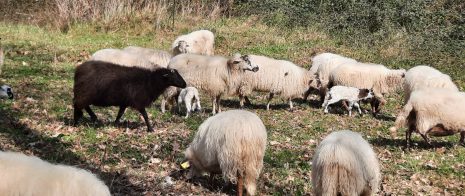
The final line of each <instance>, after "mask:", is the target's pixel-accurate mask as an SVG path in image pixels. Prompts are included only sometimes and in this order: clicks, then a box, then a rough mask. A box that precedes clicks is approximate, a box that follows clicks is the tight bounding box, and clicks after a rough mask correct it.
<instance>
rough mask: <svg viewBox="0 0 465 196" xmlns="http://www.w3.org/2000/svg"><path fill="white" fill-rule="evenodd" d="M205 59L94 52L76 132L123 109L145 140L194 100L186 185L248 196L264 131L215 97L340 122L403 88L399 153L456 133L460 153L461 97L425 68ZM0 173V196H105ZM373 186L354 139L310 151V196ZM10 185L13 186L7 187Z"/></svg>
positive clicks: (190, 39)
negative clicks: (206, 110)
mask: <svg viewBox="0 0 465 196" xmlns="http://www.w3.org/2000/svg"><path fill="white" fill-rule="evenodd" d="M213 54H214V35H213V33H212V32H210V31H208V30H200V31H195V32H192V33H190V34H187V35H182V36H179V37H178V38H177V39H176V40H175V41H174V42H173V44H172V51H171V52H166V51H161V50H154V49H147V48H141V47H135V46H130V47H127V48H124V49H103V50H99V51H97V52H95V53H94V54H93V55H92V57H91V59H90V60H89V61H87V62H85V63H83V64H81V65H79V66H78V67H77V68H76V72H75V78H74V99H73V106H74V121H75V124H77V123H78V122H79V120H80V119H81V118H82V116H83V111H82V110H85V111H86V112H87V113H88V114H89V116H90V118H91V120H93V121H95V120H97V116H96V115H95V114H94V112H93V111H92V109H91V108H90V106H91V105H94V106H118V107H119V112H118V115H117V117H116V120H115V123H118V122H119V121H120V119H121V117H122V115H123V114H124V112H125V110H126V108H128V107H131V108H134V109H136V110H137V111H139V112H140V113H141V115H142V116H143V117H144V120H145V123H146V125H147V130H148V131H153V128H152V125H151V123H150V122H149V119H148V116H147V112H146V110H145V108H146V107H148V106H149V105H150V104H151V103H152V102H153V101H155V100H156V99H157V98H158V97H159V96H162V103H161V110H162V111H163V112H164V111H165V110H166V108H165V107H166V104H167V103H168V104H170V105H174V102H177V105H178V110H179V111H180V108H181V106H180V104H181V103H183V104H184V105H185V108H186V118H187V117H188V116H189V115H190V114H191V112H193V111H195V110H201V104H200V98H199V91H201V92H203V93H205V94H206V95H208V97H210V98H211V101H212V113H213V114H214V115H213V116H211V117H210V118H208V119H206V120H205V121H204V122H203V123H202V124H201V125H200V127H199V129H198V131H197V133H196V135H195V137H194V139H193V141H192V143H191V144H190V145H189V147H188V148H187V149H186V151H185V158H186V159H187V162H185V163H183V164H182V167H183V168H188V167H190V171H189V174H188V177H189V178H191V177H196V176H199V175H202V174H203V173H205V172H210V173H221V174H222V175H223V177H224V179H225V180H229V181H232V182H235V183H236V184H237V194H238V195H242V193H243V188H244V187H245V190H246V192H247V194H249V195H254V194H255V193H256V180H257V179H258V176H259V174H260V172H261V170H262V168H263V157H264V154H265V148H266V144H267V131H266V128H265V125H264V124H263V122H262V120H261V119H260V118H259V117H258V116H257V115H256V114H254V113H252V112H249V111H245V110H230V111H226V112H221V104H220V100H221V98H222V97H224V96H238V97H239V99H240V106H241V107H244V106H245V103H246V102H247V103H248V104H250V100H249V96H250V95H251V93H252V92H265V93H268V101H267V105H266V109H267V110H269V109H270V103H271V100H272V98H273V97H274V96H280V97H281V98H282V99H285V100H286V101H288V103H289V107H290V109H292V108H293V102H292V100H293V99H295V98H303V99H307V97H308V96H309V95H310V94H312V93H316V94H318V95H320V101H321V103H322V107H323V111H324V112H325V113H328V112H329V111H330V108H329V106H330V105H333V104H336V103H341V105H342V106H343V107H344V108H345V109H346V110H347V111H348V114H349V116H350V115H352V113H351V111H352V109H353V107H355V108H357V109H358V112H359V114H362V113H366V112H367V111H362V110H361V109H360V104H362V103H369V104H370V105H371V109H370V112H371V113H373V114H374V115H377V114H378V113H379V112H380V111H381V108H382V107H383V105H384V104H386V102H387V100H386V99H385V98H384V97H385V96H386V95H387V94H389V93H394V92H396V90H397V89H400V88H403V89H404V95H405V101H404V103H405V106H404V108H403V109H402V111H401V112H400V113H399V115H398V116H397V119H396V122H395V126H394V127H391V128H390V131H391V132H392V133H393V134H395V133H396V130H397V129H399V128H400V127H402V126H407V127H408V130H407V134H406V146H407V148H408V147H409V145H410V138H411V134H412V132H417V133H419V134H420V135H421V136H422V137H423V138H424V139H425V141H426V142H428V143H429V142H430V140H429V138H428V135H433V136H445V135H452V134H454V133H457V132H460V135H461V137H460V143H461V144H464V137H465V116H464V115H463V114H461V113H460V112H461V111H462V109H463V110H465V94H464V93H462V92H460V91H459V89H458V88H457V86H456V85H455V84H454V83H453V82H452V80H451V78H450V77H449V76H448V75H446V74H443V73H441V72H440V71H438V70H436V69H434V68H432V67H429V66H424V65H421V66H416V67H413V68H411V69H410V70H408V71H406V70H404V69H398V70H396V69H389V68H387V67H385V66H384V65H380V64H372V63H363V62H358V61H356V60H354V59H351V58H348V57H343V56H340V55H337V54H332V53H322V54H318V55H316V56H314V57H313V58H312V66H311V68H310V69H308V70H307V69H304V68H302V67H300V66H297V65H295V64H294V63H292V62H290V61H286V60H277V59H273V58H270V57H266V56H258V55H240V54H235V55H234V56H232V57H223V56H213ZM0 60H1V58H0ZM5 88H6V87H5ZM2 93H3V94H2ZM4 94H5V95H4ZM10 94H11V95H10ZM0 96H2V97H11V98H12V97H13V95H12V91H11V89H10V90H9V91H8V90H7V89H4V87H3V86H2V91H0ZM0 171H2V173H0V179H2V181H0V192H2V193H10V194H11V195H110V192H109V190H108V187H107V186H105V184H104V183H103V182H101V181H100V180H98V179H97V178H96V176H95V175H93V174H91V173H89V172H87V171H84V170H81V169H76V168H74V167H70V166H63V165H52V164H49V163H47V162H45V161H42V160H40V159H38V158H35V157H28V156H25V155H22V154H19V153H11V152H0ZM25 179H27V180H25ZM380 182H381V171H380V167H379V163H378V160H377V157H376V154H375V152H374V151H373V149H372V147H371V146H370V144H369V143H368V142H367V141H366V140H364V139H363V138H362V136H361V135H360V134H359V133H355V132H352V131H349V130H344V131H337V132H333V133H331V134H329V135H328V136H327V137H326V138H325V139H324V140H323V141H321V143H320V144H319V146H318V147H317V150H316V153H315V155H314V157H313V163H312V184H313V190H314V193H315V195H374V194H376V193H377V191H378V188H379V184H380ZM19 183H21V184H22V186H20V187H18V186H12V185H14V184H19ZM10 187H15V189H12V188H10Z"/></svg>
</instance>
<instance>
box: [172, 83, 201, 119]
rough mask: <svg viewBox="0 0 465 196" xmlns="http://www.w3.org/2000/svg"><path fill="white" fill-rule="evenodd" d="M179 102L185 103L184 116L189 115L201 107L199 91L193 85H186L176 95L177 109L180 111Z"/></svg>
mask: <svg viewBox="0 0 465 196" xmlns="http://www.w3.org/2000/svg"><path fill="white" fill-rule="evenodd" d="M181 103H184V104H185V105H186V117H185V118H188V117H189V114H190V113H191V112H193V111H195V110H198V111H200V110H201V109H202V108H201V106H200V97H199V91H198V90H197V89H196V88H195V87H187V88H184V89H182V90H181V92H180V93H179V96H178V110H179V113H181Z"/></svg>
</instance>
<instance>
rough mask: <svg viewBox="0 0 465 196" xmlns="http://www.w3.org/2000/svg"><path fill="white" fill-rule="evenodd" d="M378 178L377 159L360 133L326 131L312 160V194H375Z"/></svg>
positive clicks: (379, 175) (379, 176) (379, 179)
mask: <svg viewBox="0 0 465 196" xmlns="http://www.w3.org/2000/svg"><path fill="white" fill-rule="evenodd" d="M380 182H381V173H380V169H379V163H378V159H377V158H376V154H375V152H373V149H372V148H371V146H370V144H368V142H367V141H366V140H364V139H363V138H362V136H361V135H360V134H359V133H355V132H352V131H349V130H344V131H337V132H333V133H331V134H329V135H328V136H326V138H325V139H324V140H323V141H322V142H321V143H320V145H319V146H318V148H317V150H316V152H315V155H314V157H313V162H312V185H313V189H314V194H315V195H375V194H376V193H377V192H378V188H379V184H380Z"/></svg>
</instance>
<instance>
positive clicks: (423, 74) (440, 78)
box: [404, 65, 459, 103]
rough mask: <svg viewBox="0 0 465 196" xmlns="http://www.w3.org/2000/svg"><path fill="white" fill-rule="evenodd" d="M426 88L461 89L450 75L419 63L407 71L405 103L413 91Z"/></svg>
mask: <svg viewBox="0 0 465 196" xmlns="http://www.w3.org/2000/svg"><path fill="white" fill-rule="evenodd" d="M425 88H445V89H450V90H453V91H458V90H459V89H458V88H457V86H456V85H455V84H454V82H452V80H451V78H450V77H449V75H447V74H443V73H441V72H440V71H438V70H437V69H434V68H433V67H430V66H426V65H419V66H415V67H413V68H411V69H409V70H408V71H407V72H406V73H405V80H404V103H406V102H407V101H408V99H409V97H410V93H411V92H413V91H415V90H420V89H425Z"/></svg>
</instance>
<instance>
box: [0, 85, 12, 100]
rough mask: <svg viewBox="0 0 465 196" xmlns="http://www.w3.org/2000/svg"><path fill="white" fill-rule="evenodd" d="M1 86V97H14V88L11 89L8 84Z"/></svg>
mask: <svg viewBox="0 0 465 196" xmlns="http://www.w3.org/2000/svg"><path fill="white" fill-rule="evenodd" d="M0 88H1V89H0V98H8V99H13V98H14V94H13V90H12V89H11V87H9V86H7V85H2V86H1V87H0Z"/></svg>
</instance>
